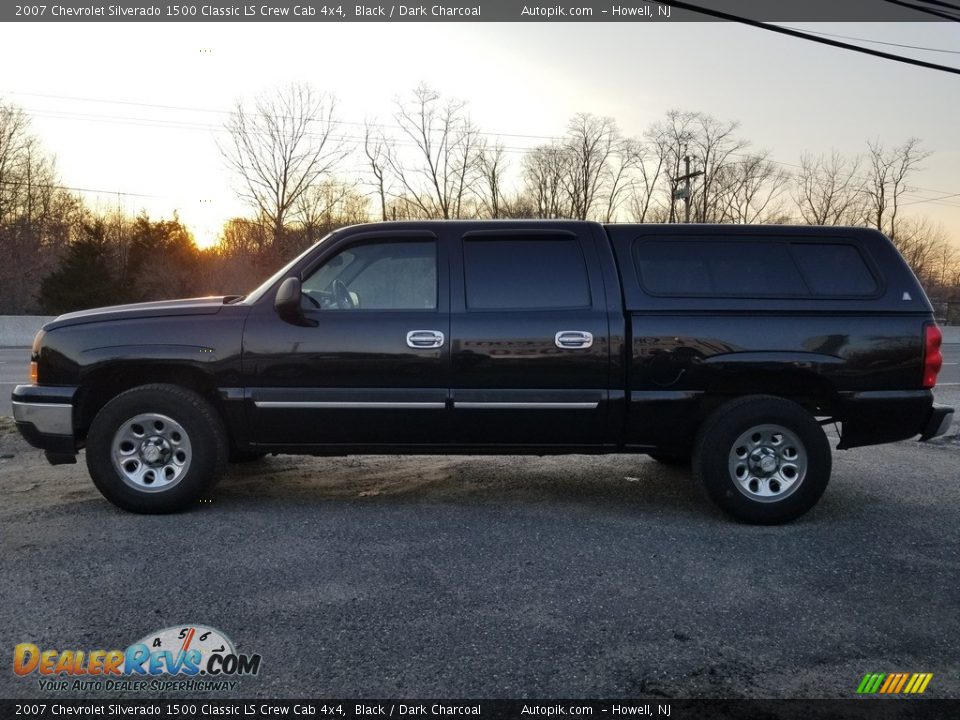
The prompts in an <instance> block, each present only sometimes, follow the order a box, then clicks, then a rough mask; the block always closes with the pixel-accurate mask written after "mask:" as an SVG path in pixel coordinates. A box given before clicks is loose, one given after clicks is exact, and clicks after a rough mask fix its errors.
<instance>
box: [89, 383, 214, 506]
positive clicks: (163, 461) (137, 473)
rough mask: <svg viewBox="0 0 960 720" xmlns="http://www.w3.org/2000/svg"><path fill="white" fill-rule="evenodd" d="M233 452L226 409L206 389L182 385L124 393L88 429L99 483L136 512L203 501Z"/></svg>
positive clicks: (92, 469)
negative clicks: (215, 405)
mask: <svg viewBox="0 0 960 720" xmlns="http://www.w3.org/2000/svg"><path fill="white" fill-rule="evenodd" d="M151 445H152V446H154V447H153V448H151V447H149V446H151ZM147 452H151V453H153V455H146V454H145V453H147ZM227 452H228V443H227V432H226V428H225V427H224V424H223V420H222V418H221V417H220V415H219V414H218V413H217V411H216V410H215V409H214V408H213V406H211V405H210V403H209V402H207V401H206V400H204V399H203V398H202V397H201V396H200V395H198V394H197V393H195V392H194V391H192V390H188V389H187V388H183V387H179V386H177V385H167V384H153V385H141V386H140V387H136V388H133V389H131V390H127V391H126V392H124V393H121V394H120V395H117V396H116V397H115V398H113V399H112V400H110V402H108V403H107V404H106V405H104V406H103V408H102V409H101V410H100V412H98V413H97V415H96V417H95V418H94V419H93V423H92V424H91V425H90V430H89V432H88V433H87V450H86V455H87V468H88V470H89V471H90V476H91V477H92V478H93V483H94V485H96V486H97V489H98V490H99V491H100V492H101V493H102V494H103V496H104V497H105V498H107V500H109V501H110V502H112V503H113V504H114V505H116V506H117V507H119V508H122V509H124V510H129V511H130V512H135V513H147V514H156V513H172V512H178V511H181V510H186V509H187V508H190V507H192V506H194V505H196V504H197V503H198V502H199V501H200V499H201V498H203V496H204V495H205V494H206V493H207V492H208V491H209V490H210V489H211V488H212V487H213V485H214V484H215V483H216V481H217V479H218V478H219V476H220V474H221V473H222V471H223V469H224V467H225V465H226V462H227ZM115 454H116V462H114V460H115ZM154 456H157V457H154ZM138 477H139V479H137V478H138ZM148 483H149V484H148Z"/></svg>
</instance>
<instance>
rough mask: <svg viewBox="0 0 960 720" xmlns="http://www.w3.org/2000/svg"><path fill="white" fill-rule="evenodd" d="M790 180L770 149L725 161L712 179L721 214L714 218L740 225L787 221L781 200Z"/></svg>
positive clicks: (717, 208)
mask: <svg viewBox="0 0 960 720" xmlns="http://www.w3.org/2000/svg"><path fill="white" fill-rule="evenodd" d="M789 181H790V174H789V173H788V172H786V171H785V170H784V169H783V168H782V167H781V166H780V165H778V164H777V163H775V162H773V161H771V160H770V157H769V153H767V152H761V153H753V154H749V155H744V156H743V157H742V158H740V159H738V160H736V161H733V162H728V163H726V164H725V165H724V166H723V167H722V168H721V169H720V170H719V171H717V173H715V175H714V178H713V182H714V195H715V196H716V197H717V203H716V212H717V213H718V214H717V216H716V217H715V218H714V219H715V220H717V221H719V222H729V223H740V224H746V223H773V222H784V221H785V220H786V218H787V213H786V212H785V211H784V210H783V207H782V203H781V202H780V200H781V198H782V197H783V195H784V194H785V192H786V190H787V188H788V183H789Z"/></svg>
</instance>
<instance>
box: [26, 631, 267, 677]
mask: <svg viewBox="0 0 960 720" xmlns="http://www.w3.org/2000/svg"><path fill="white" fill-rule="evenodd" d="M260 659H261V658H260V655H244V654H240V653H238V652H237V651H236V649H235V648H234V645H233V642H232V641H231V640H230V638H228V637H227V636H226V635H224V634H223V633H222V632H220V631H219V630H216V629H214V628H211V627H206V626H204V625H178V626H174V627H168V628H164V629H163V630H159V631H157V632H155V633H150V634H149V635H147V636H146V637H144V638H142V639H141V640H138V641H137V642H135V643H133V644H132V645H130V646H128V647H127V648H126V650H57V649H53V648H40V647H39V646H38V645H36V644H34V643H29V642H25V643H20V644H19V645H17V646H16V647H15V648H14V649H13V672H14V673H15V674H16V675H18V676H20V677H23V678H32V677H36V678H37V682H38V683H39V687H40V689H41V690H53V691H64V690H69V691H71V692H76V691H81V692H83V691H89V692H103V691H106V692H160V691H171V690H183V691H187V692H209V691H217V690H235V689H236V688H237V687H238V686H239V685H240V680H239V679H237V678H239V677H243V676H255V675H257V673H259V672H260Z"/></svg>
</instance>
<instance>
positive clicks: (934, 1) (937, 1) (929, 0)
mask: <svg viewBox="0 0 960 720" xmlns="http://www.w3.org/2000/svg"><path fill="white" fill-rule="evenodd" d="M920 2H925V3H926V4H927V5H939V6H940V7H945V8H950V9H951V10H956V11H957V12H960V5H954V4H953V3H948V2H944V1H943V0H920Z"/></svg>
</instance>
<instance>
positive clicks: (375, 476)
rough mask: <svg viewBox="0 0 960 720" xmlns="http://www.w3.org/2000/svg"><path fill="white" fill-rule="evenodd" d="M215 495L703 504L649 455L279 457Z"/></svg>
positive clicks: (232, 474)
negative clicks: (648, 456)
mask: <svg viewBox="0 0 960 720" xmlns="http://www.w3.org/2000/svg"><path fill="white" fill-rule="evenodd" d="M213 494H214V496H215V497H216V501H217V502H218V503H220V504H223V503H227V502H231V503H232V502H234V501H236V502H238V503H246V502H251V501H253V502H256V501H258V500H259V501H264V500H280V501H284V500H285V501H289V502H295V503H297V504H303V503H324V502H329V501H331V500H378V501H397V500H403V501H445V500H450V501H460V500H463V499H470V500H471V501H495V500H509V501H515V502H526V503H539V502H545V501H551V502H553V501H565V500H569V501H571V502H578V503H582V502H589V503H592V504H594V505H596V504H607V505H610V507H611V508H620V507H623V506H625V505H627V506H639V505H642V506H645V507H653V508H657V509H659V510H668V509H669V510H671V511H682V512H699V513H702V512H703V511H704V503H705V502H706V499H705V497H704V496H703V495H702V493H701V492H700V490H699V488H698V487H697V486H696V485H695V483H694V482H693V479H692V477H691V476H690V472H689V470H678V469H675V468H669V467H665V466H663V465H660V464H659V463H656V462H654V461H653V460H651V459H649V458H647V457H646V456H597V457H592V456H590V457H587V456H551V457H527V456H495V457H489V456H483V457H479V456H456V457H451V456H356V457H350V458H298V457H292V456H276V457H268V458H264V459H263V460H261V461H260V462H258V463H255V464H247V465H237V466H232V467H231V468H230V470H229V471H228V472H227V474H226V475H225V476H224V478H223V479H222V480H221V481H220V483H219V485H218V486H217V487H216V489H215V490H214V493H213Z"/></svg>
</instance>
